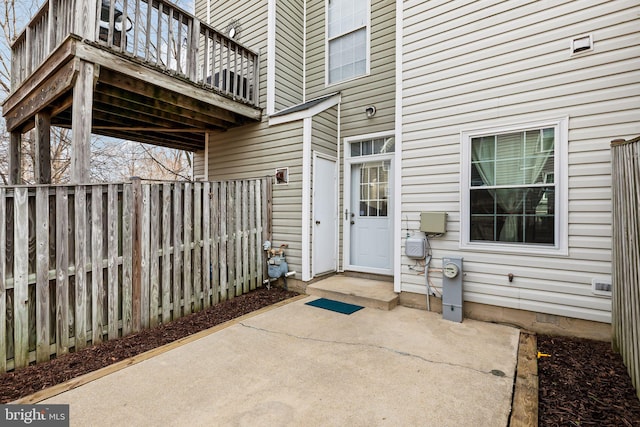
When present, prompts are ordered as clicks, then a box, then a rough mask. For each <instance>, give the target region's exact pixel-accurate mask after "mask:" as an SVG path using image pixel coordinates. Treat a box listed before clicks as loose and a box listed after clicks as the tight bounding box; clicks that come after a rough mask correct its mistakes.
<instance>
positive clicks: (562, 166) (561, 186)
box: [460, 117, 569, 256]
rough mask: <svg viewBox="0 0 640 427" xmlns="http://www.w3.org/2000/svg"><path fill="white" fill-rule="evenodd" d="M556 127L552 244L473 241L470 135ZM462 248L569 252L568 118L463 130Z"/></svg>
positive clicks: (524, 251) (526, 251) (461, 178)
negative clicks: (470, 191) (470, 209)
mask: <svg viewBox="0 0 640 427" xmlns="http://www.w3.org/2000/svg"><path fill="white" fill-rule="evenodd" d="M545 127H547V128H548V127H554V128H555V141H556V144H555V152H554V156H555V161H554V176H555V181H556V183H555V187H556V191H555V218H554V220H555V224H554V233H555V235H554V241H555V245H553V246H542V245H532V244H513V243H500V242H472V241H470V240H469V230H470V224H469V214H470V212H469V183H470V180H471V179H470V173H471V170H470V168H469V165H470V164H471V138H475V137H481V136H489V135H496V134H504V133H509V132H519V131H523V130H527V129H541V128H545ZM460 147H461V150H460V151H461V159H460V249H461V250H475V251H478V250H481V251H487V252H500V253H515V254H530V255H562V256H566V255H568V254H569V249H568V241H569V220H568V217H569V212H568V211H569V197H568V181H569V174H568V152H569V149H568V147H569V118H568V117H562V118H555V119H549V120H544V121H536V122H529V123H521V124H514V125H509V126H502V127H493V128H484V129H473V130H466V131H465V130H463V131H462V132H460Z"/></svg>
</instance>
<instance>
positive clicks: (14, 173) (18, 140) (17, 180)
mask: <svg viewBox="0 0 640 427" xmlns="http://www.w3.org/2000/svg"><path fill="white" fill-rule="evenodd" d="M21 145H22V132H20V131H13V132H11V135H10V139H9V185H16V184H22V151H21Z"/></svg>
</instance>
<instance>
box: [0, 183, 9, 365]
mask: <svg viewBox="0 0 640 427" xmlns="http://www.w3.org/2000/svg"><path fill="white" fill-rule="evenodd" d="M5 200H6V190H5V189H4V188H0V356H1V355H6V354H7V328H6V327H4V325H6V324H7V269H6V259H7V250H6V247H7V246H6V242H7V235H6V230H7V229H6V227H5V224H6V216H7V210H6V204H5ZM6 370H7V357H6V356H4V357H0V372H6Z"/></svg>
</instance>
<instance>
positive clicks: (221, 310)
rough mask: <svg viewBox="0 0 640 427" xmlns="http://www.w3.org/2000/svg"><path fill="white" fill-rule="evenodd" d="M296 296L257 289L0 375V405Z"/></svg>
mask: <svg viewBox="0 0 640 427" xmlns="http://www.w3.org/2000/svg"><path fill="white" fill-rule="evenodd" d="M296 295H298V294H297V293H295V292H291V291H285V290H284V289H282V288H278V287H271V289H267V288H259V289H257V290H255V291H252V292H249V293H248V294H244V295H242V296H239V297H235V298H234V299H232V300H228V301H225V302H223V303H220V304H217V305H215V306H213V307H210V308H208V309H207V310H203V311H200V312H198V313H194V314H191V315H189V316H186V317H183V318H181V319H178V320H176V321H173V322H171V323H167V324H163V325H160V326H158V327H156V328H153V329H146V330H144V331H142V332H139V333H136V334H133V335H129V336H127V337H124V338H119V339H116V340H112V341H105V342H103V343H101V344H98V345H94V346H91V347H87V348H83V349H82V350H80V351H77V352H75V353H69V354H66V355H63V356H61V357H58V358H57V359H53V360H51V361H49V362H47V363H42V364H39V365H31V366H28V367H26V368H24V369H19V370H18V371H13V372H8V373H6V374H3V375H0V403H7V402H11V401H13V400H16V399H19V398H21V397H24V396H28V395H30V394H33V393H35V392H37V391H40V390H43V389H45V388H47V387H51V386H53V385H56V384H60V383H63V382H65V381H68V380H70V379H72V378H75V377H78V376H80V375H83V374H86V373H88V372H92V371H95V370H97V369H100V368H104V367H105V366H108V365H110V364H112V363H115V362H119V361H121V360H124V359H127V358H129V357H132V356H136V355H138V354H141V353H144V352H145V351H148V350H152V349H154V348H156V347H160V346H162V345H165V344H168V343H171V342H173V341H176V340H178V339H180V338H184V337H186V336H188V335H191V334H194V333H196V332H200V331H202V330H205V329H208V328H211V327H213V326H215V325H218V324H220V323H223V322H226V321H228V320H231V319H234V318H236V317H240V316H242V315H244V314H247V313H250V312H252V311H255V310H258V309H260V308H263V307H266V306H269V305H272V304H275V303H277V302H279V301H282V300H285V299H287V298H291V297H294V296H296Z"/></svg>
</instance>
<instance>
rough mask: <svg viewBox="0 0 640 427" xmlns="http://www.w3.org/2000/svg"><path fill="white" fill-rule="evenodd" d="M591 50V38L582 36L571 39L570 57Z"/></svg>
mask: <svg viewBox="0 0 640 427" xmlns="http://www.w3.org/2000/svg"><path fill="white" fill-rule="evenodd" d="M592 50H593V36H592V35H591V34H584V35H582V36H578V37H574V38H572V39H571V55H575V54H578V53H582V52H589V51H592Z"/></svg>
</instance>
